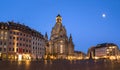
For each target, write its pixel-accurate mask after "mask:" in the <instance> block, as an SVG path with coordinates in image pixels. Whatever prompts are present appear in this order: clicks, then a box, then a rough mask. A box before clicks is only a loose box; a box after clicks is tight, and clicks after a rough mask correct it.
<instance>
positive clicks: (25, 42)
mask: <svg viewBox="0 0 120 70" xmlns="http://www.w3.org/2000/svg"><path fill="white" fill-rule="evenodd" d="M44 54H45V39H44V36H43V35H42V34H41V33H40V32H38V31H36V30H33V29H31V28H30V27H28V26H25V25H23V24H19V23H15V22H6V23H5V22H0V59H10V60H18V59H19V60H26V59H31V58H32V59H36V58H42V57H43V56H44Z"/></svg>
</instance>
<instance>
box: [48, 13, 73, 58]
mask: <svg viewBox="0 0 120 70" xmlns="http://www.w3.org/2000/svg"><path fill="white" fill-rule="evenodd" d="M48 48H49V50H48V51H47V52H48V53H49V55H52V56H53V57H55V58H57V59H60V58H63V59H66V58H67V56H69V55H73V54H74V44H73V42H72V36H71V35H70V38H69V39H68V37H67V33H66V29H65V27H64V26H63V25H62V17H61V16H60V15H59V14H58V16H57V17H56V24H55V26H54V27H53V28H52V31H51V37H50V40H49V47H48Z"/></svg>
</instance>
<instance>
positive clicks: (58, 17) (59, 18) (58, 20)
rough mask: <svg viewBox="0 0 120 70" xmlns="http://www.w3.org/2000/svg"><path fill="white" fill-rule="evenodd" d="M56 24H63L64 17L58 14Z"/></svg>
mask: <svg viewBox="0 0 120 70" xmlns="http://www.w3.org/2000/svg"><path fill="white" fill-rule="evenodd" d="M56 23H62V17H61V16H60V14H58V15H57V17H56Z"/></svg>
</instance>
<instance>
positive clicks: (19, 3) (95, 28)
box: [0, 0, 120, 53]
mask: <svg viewBox="0 0 120 70" xmlns="http://www.w3.org/2000/svg"><path fill="white" fill-rule="evenodd" d="M58 13H60V15H61V16H62V18H63V21H62V22H63V23H62V24H63V25H64V26H65V28H66V30H67V35H68V36H70V34H72V37H73V42H74V45H75V50H78V51H83V52H85V53H87V50H88V48H89V47H91V46H95V45H97V44H100V43H106V42H107V43H109V42H112V43H115V44H117V45H118V46H119V47H120V0H0V21H4V22H7V21H12V20H13V21H15V22H20V23H21V24H23V23H24V24H25V25H27V26H29V27H31V28H33V29H35V30H37V31H40V32H41V33H42V34H45V32H47V33H48V36H49V38H50V35H51V30H52V27H53V26H54V25H55V22H56V21H55V18H56V16H57V15H58ZM103 14H105V15H106V16H105V17H103V16H102V15H103Z"/></svg>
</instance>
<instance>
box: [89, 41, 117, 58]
mask: <svg viewBox="0 0 120 70" xmlns="http://www.w3.org/2000/svg"><path fill="white" fill-rule="evenodd" d="M88 54H89V57H92V58H93V59H99V58H108V59H118V56H119V48H118V46H117V45H115V44H113V43H103V44H98V45H97V46H95V47H92V48H90V49H89V52H88Z"/></svg>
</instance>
